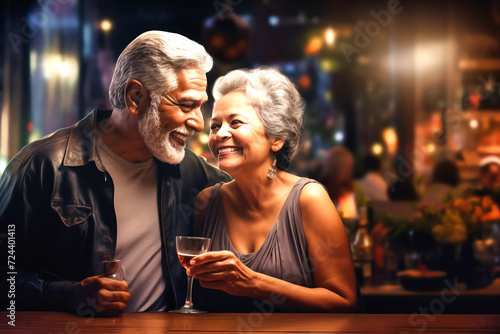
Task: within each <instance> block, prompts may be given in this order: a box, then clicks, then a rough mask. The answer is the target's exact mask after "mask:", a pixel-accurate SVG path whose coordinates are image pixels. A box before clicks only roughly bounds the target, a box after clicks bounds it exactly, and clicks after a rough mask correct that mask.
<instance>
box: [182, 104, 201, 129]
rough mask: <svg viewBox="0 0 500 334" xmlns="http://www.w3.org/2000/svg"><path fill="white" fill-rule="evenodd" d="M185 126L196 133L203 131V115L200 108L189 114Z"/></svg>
mask: <svg viewBox="0 0 500 334" xmlns="http://www.w3.org/2000/svg"><path fill="white" fill-rule="evenodd" d="M186 126H187V127H190V128H192V129H193V130H194V131H196V132H201V131H203V127H204V124H203V113H202V112H201V108H196V109H194V110H193V111H191V113H190V114H189V118H188V119H187V120H186Z"/></svg>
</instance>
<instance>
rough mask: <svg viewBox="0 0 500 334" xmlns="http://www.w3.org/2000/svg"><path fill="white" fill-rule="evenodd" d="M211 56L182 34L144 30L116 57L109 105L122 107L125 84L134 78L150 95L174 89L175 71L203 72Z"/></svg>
mask: <svg viewBox="0 0 500 334" xmlns="http://www.w3.org/2000/svg"><path fill="white" fill-rule="evenodd" d="M212 65H213V60H212V57H211V56H210V55H209V54H208V53H207V52H206V51H205V48H204V47H203V46H201V45H200V44H198V43H196V42H194V41H192V40H190V39H189V38H186V37H184V36H182V35H179V34H175V33H170V32H165V31H148V32H145V33H143V34H141V35H139V36H138V37H137V38H135V39H134V40H133V41H132V42H131V43H130V44H129V45H127V47H126V48H125V49H124V50H123V52H122V53H121V54H120V56H119V57H118V60H117V61H116V67H115V71H114V73H113V79H112V80H111V84H110V86H109V99H110V102H111V105H112V106H113V107H114V108H117V109H123V108H125V87H126V85H127V83H128V82H129V81H130V80H133V79H135V80H138V81H139V82H141V83H142V84H143V85H144V87H145V88H146V89H147V90H148V92H149V94H151V97H152V98H155V97H158V96H160V95H163V94H164V93H165V92H170V91H172V90H174V89H176V88H177V85H178V83H177V73H178V72H179V71H180V70H181V69H183V68H199V69H202V70H203V71H204V72H205V73H207V72H208V71H210V69H211V68H212Z"/></svg>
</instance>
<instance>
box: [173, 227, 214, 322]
mask: <svg viewBox="0 0 500 334" xmlns="http://www.w3.org/2000/svg"><path fill="white" fill-rule="evenodd" d="M209 244H210V238H200V237H185V236H177V237H175V245H176V247H177V256H178V257H179V261H180V262H181V264H182V266H183V267H184V268H186V269H187V268H188V267H189V261H191V259H192V258H193V257H195V256H196V255H200V254H203V253H206V252H207V250H208V245H209ZM192 291H193V276H188V277H187V293H186V301H185V303H184V306H183V307H181V308H180V309H177V310H171V311H170V312H175V313H206V312H207V311H201V310H197V309H195V308H193V301H192Z"/></svg>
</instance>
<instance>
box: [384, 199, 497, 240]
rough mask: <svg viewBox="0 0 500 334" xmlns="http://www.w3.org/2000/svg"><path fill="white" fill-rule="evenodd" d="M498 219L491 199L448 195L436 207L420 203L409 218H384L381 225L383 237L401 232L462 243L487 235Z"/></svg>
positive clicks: (495, 207) (389, 216) (394, 235)
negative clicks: (427, 235) (384, 233)
mask: <svg viewBox="0 0 500 334" xmlns="http://www.w3.org/2000/svg"><path fill="white" fill-rule="evenodd" d="M499 219H500V210H499V208H498V206H497V205H496V204H495V203H494V202H493V200H492V199H491V197H489V196H484V197H477V196H467V193H464V194H462V195H461V196H460V197H457V198H455V197H454V196H453V195H452V193H451V192H450V193H448V194H447V195H446V196H445V198H444V199H443V202H442V203H440V204H437V205H430V204H428V203H425V202H424V203H421V204H419V205H418V207H417V208H416V212H415V213H414V214H413V215H412V216H411V217H394V216H391V215H387V216H386V217H385V218H384V219H383V221H382V223H383V225H384V227H385V228H386V229H387V233H386V237H387V238H389V239H392V238H397V237H398V236H399V235H401V234H402V233H408V232H410V231H412V233H427V234H430V235H432V237H433V239H434V240H435V241H437V242H442V243H462V242H464V241H466V240H467V239H473V238H481V237H483V236H484V235H485V234H488V233H489V232H491V228H492V224H491V222H492V221H495V220H499Z"/></svg>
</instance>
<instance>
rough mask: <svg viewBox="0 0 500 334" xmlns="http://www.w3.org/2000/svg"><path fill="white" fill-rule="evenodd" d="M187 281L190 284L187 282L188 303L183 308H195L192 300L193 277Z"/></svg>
mask: <svg viewBox="0 0 500 334" xmlns="http://www.w3.org/2000/svg"><path fill="white" fill-rule="evenodd" d="M187 279H188V282H187V293H186V302H185V303H184V306H183V307H182V308H193V301H192V299H191V298H192V292H193V276H188V277H187Z"/></svg>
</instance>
